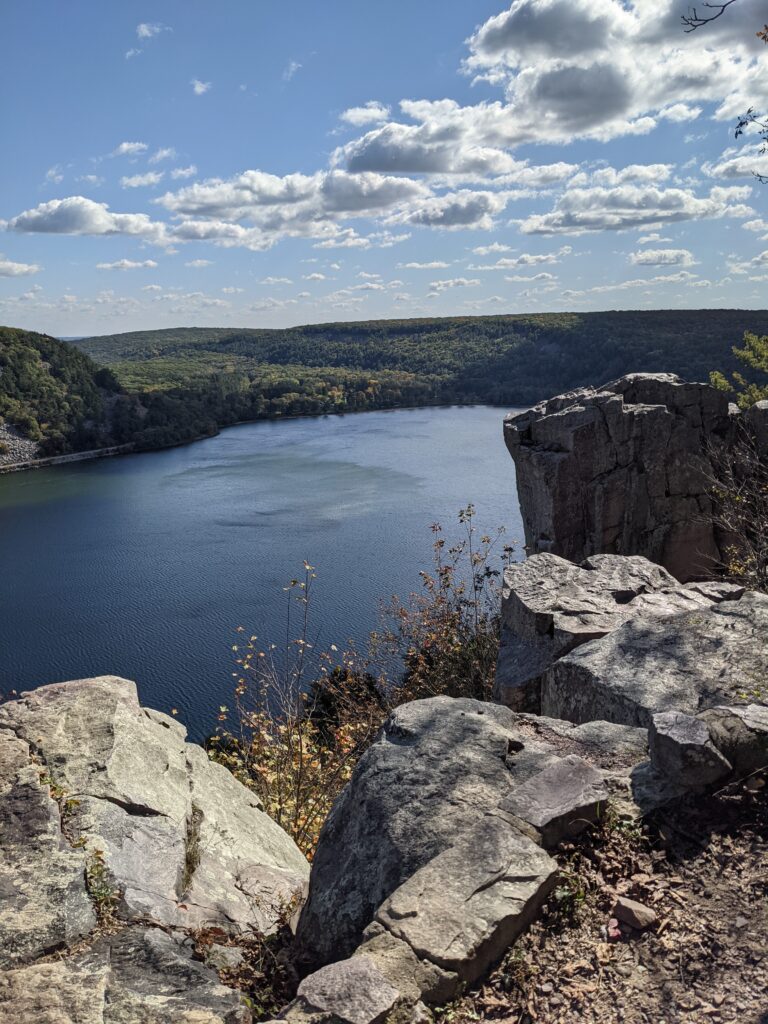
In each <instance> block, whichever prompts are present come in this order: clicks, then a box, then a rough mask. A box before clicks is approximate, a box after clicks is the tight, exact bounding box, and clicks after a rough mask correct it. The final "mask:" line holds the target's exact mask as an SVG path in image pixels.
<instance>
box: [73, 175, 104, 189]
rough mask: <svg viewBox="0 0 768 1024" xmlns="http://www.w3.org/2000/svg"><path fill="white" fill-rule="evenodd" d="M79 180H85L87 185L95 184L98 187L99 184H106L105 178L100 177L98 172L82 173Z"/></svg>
mask: <svg viewBox="0 0 768 1024" xmlns="http://www.w3.org/2000/svg"><path fill="white" fill-rule="evenodd" d="M77 180H78V181H84V182H85V183H86V184H87V185H93V186H94V187H96V188H98V186H99V185H103V184H104V178H102V177H100V176H99V175H98V174H81V175H80V177H79V178H78V179H77Z"/></svg>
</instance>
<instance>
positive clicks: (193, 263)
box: [184, 259, 213, 269]
mask: <svg viewBox="0 0 768 1024" xmlns="http://www.w3.org/2000/svg"><path fill="white" fill-rule="evenodd" d="M184 266H185V267H194V268H195V269H201V268H202V267H212V266H213V261H212V260H202V259H200V260H190V261H189V262H188V263H185V264H184Z"/></svg>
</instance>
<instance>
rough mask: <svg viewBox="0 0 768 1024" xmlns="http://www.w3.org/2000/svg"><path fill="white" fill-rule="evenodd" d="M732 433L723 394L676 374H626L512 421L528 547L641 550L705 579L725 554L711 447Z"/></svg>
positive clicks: (571, 552) (574, 556)
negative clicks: (713, 516) (715, 518)
mask: <svg viewBox="0 0 768 1024" xmlns="http://www.w3.org/2000/svg"><path fill="white" fill-rule="evenodd" d="M732 431H733V425H732V418H731V416H730V414H729V407H728V399H727V397H726V396H725V395H724V394H723V393H721V392H719V391H717V390H716V389H715V388H713V387H710V386H709V385H707V384H689V383H686V382H684V381H682V380H681V379H680V378H679V377H676V376H674V375H673V374H640V373H636V374H630V375H628V376H626V377H622V378H621V379H620V380H617V381H613V382H611V383H609V384H605V385H603V386H602V387H600V388H582V389H580V390H578V391H573V392H570V393H568V394H564V395H559V396H557V397H556V398H552V399H550V400H549V401H547V402H542V403H541V404H540V405H537V406H535V407H534V408H532V409H530V410H528V411H527V412H525V413H522V414H518V415H513V416H509V417H507V419H506V420H505V423H504V435H505V439H506V442H507V447H508V448H509V451H510V453H511V455H512V457H513V459H514V460H515V464H516V467H517V491H518V495H519V497H520V505H521V510H522V515H523V524H524V527H525V539H526V544H527V548H528V551H529V552H531V553H533V552H538V551H549V552H552V553H554V554H558V555H563V556H564V557H565V558H568V559H570V560H571V561H574V562H581V561H582V560H583V559H584V558H586V557H587V556H589V555H592V554H595V553H596V552H611V553H613V554H623V555H645V556H646V557H647V558H650V559H651V560H652V561H653V562H657V563H659V564H660V565H663V566H665V567H666V568H667V569H669V571H670V572H671V573H672V574H673V575H674V576H676V577H677V578H678V579H681V580H688V579H691V578H694V577H696V576H702V575H706V574H707V573H708V572H710V571H711V569H712V567H713V565H715V564H717V563H719V561H720V554H721V552H720V547H719V538H718V537H717V536H716V534H715V530H714V528H713V526H712V525H711V523H709V522H707V521H706V513H707V512H708V511H709V510H710V508H711V502H710V498H709V496H708V491H709V484H708V475H709V474H710V473H711V468H712V467H711V463H710V462H709V460H708V457H707V455H706V454H705V452H704V447H705V445H706V444H707V443H708V442H713V443H717V442H719V441H723V440H726V441H727V440H728V439H729V437H730V436H731V433H732Z"/></svg>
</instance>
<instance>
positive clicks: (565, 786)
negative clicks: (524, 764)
mask: <svg viewBox="0 0 768 1024" xmlns="http://www.w3.org/2000/svg"><path fill="white" fill-rule="evenodd" d="M608 797H609V793H608V789H607V788H606V785H605V779H604V775H603V773H602V772H600V771H598V770H597V769H596V768H593V767H592V765H590V764H588V763H587V762H586V761H584V760H583V759H582V758H580V757H576V756H575V755H574V754H568V755H567V756H565V757H563V758H562V759H559V760H557V761H556V762H555V763H554V764H551V765H549V766H548V767H546V768H544V769H542V771H540V772H537V773H536V774H535V775H534V776H533V777H532V778H530V779H528V780H526V781H525V782H522V783H520V784H519V785H516V786H515V787H514V789H513V790H512V792H511V793H510V794H509V795H508V796H506V797H505V798H504V799H503V800H502V801H501V804H500V807H501V809H502V810H503V811H507V812H508V813H510V814H513V815H514V816H515V820H516V823H518V822H519V824H520V827H521V830H522V831H525V832H526V833H527V834H529V835H531V837H532V838H534V839H535V840H536V841H537V842H538V843H540V844H541V845H542V846H543V847H544V848H545V849H548V850H551V849H553V848H554V847H556V846H558V845H559V844H560V843H561V842H562V841H563V840H564V839H566V838H571V837H573V836H575V835H578V833H579V832H583V831H584V829H585V828H586V827H587V825H589V824H591V823H593V822H595V821H597V819H598V816H599V814H600V811H601V810H605V805H606V803H607V801H608Z"/></svg>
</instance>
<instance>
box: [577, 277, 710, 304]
mask: <svg viewBox="0 0 768 1024" xmlns="http://www.w3.org/2000/svg"><path fill="white" fill-rule="evenodd" d="M696 283H697V279H696V275H695V274H691V273H690V272H689V271H687V270H679V271H678V272H677V273H676V274H657V275H656V276H655V277H636V278H632V279H631V280H629V281H618V282H616V283H614V284H597V285H594V286H593V287H592V288H584V289H582V290H580V291H574V290H572V289H567V290H566V291H564V292H563V297H564V298H566V299H572V298H581V297H582V296H584V295H601V294H603V293H604V292H616V291H627V290H631V289H634V288H652V287H653V286H654V285H668V284H675V285H680V284H684V285H692V286H695V284H696ZM707 283H709V282H707Z"/></svg>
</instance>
